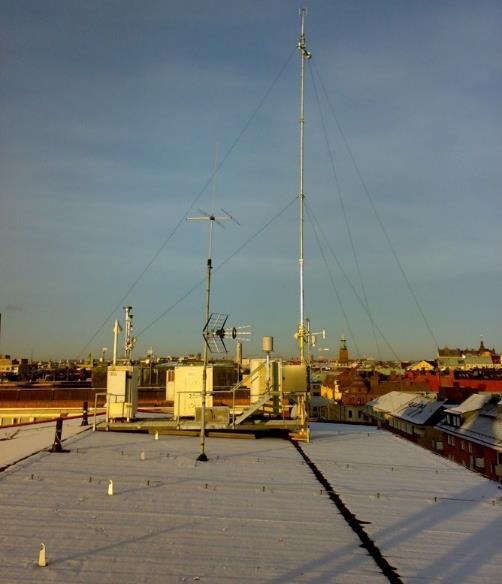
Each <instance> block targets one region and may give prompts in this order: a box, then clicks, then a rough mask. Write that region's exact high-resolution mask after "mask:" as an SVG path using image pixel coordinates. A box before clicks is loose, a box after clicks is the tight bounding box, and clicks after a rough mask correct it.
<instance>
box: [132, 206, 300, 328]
mask: <svg viewBox="0 0 502 584" xmlns="http://www.w3.org/2000/svg"><path fill="white" fill-rule="evenodd" d="M297 198H298V197H295V198H294V199H292V200H291V201H289V203H287V204H286V206H284V207H283V208H282V209H281V210H280V211H278V212H277V213H276V214H275V215H273V216H272V218H271V219H269V220H268V221H267V222H266V223H265V224H264V225H263V226H262V227H260V229H258V231H256V232H255V233H254V234H253V235H251V236H250V237H248V239H246V241H244V243H242V244H241V245H240V246H239V247H238V248H237V249H236V250H235V251H234V252H232V253H231V254H230V255H229V256H228V257H227V258H226V259H224V260H223V261H222V262H221V263H220V264H218V265H217V266H215V267H214V268H213V273H214V272H217V271H218V270H220V269H221V268H223V266H224V265H225V264H227V263H228V262H229V261H230V260H231V259H232V258H234V257H235V256H236V255H237V254H238V253H239V252H241V251H242V250H243V249H244V248H245V247H246V246H247V245H249V244H250V243H251V242H252V241H253V240H254V239H256V237H258V235H260V234H261V233H263V231H265V229H266V228H267V227H269V226H270V225H271V223H273V222H274V221H275V220H276V219H278V218H279V217H280V216H281V215H282V214H283V213H284V212H285V211H286V210H287V209H289V207H291V205H292V204H293V203H294V202H295V201H296V199H297ZM205 280H206V278H205V277H204V278H201V279H200V280H199V281H198V282H197V283H196V284H194V285H193V286H192V287H191V288H190V289H189V290H187V291H186V292H185V293H184V294H183V295H182V296H180V298H178V300H176V302H174V303H173V304H171V305H170V306H169V307H168V308H166V310H164V312H162V313H161V314H160V315H159V316H157V317H156V318H155V319H154V320H153V321H152V322H151V323H150V324H148V325H147V326H146V327H144V328H143V329H142V330H141V331H140V332H139V333H138V334H137V335H136V338H139V337H140V336H141V335H142V334H143V333H145V332H146V331H147V330H149V329H150V328H152V326H154V325H155V324H157V323H158V322H159V320H161V319H162V318H164V316H166V315H167V314H168V313H169V312H171V310H173V309H174V308H176V306H178V304H180V303H181V302H183V300H185V298H188V296H190V294H192V293H193V292H195V290H197V288H199V287H200V286H202V284H203V283H204V282H205Z"/></svg>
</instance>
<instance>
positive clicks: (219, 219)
mask: <svg viewBox="0 0 502 584" xmlns="http://www.w3.org/2000/svg"><path fill="white" fill-rule="evenodd" d="M221 211H222V213H223V215H215V214H214V213H206V212H205V211H202V210H201V209H199V212H200V213H201V214H202V215H199V216H197V217H187V218H186V220H187V221H208V222H209V244H208V254H207V282H206V308H205V318H204V323H205V325H204V328H203V332H202V336H203V337H204V349H203V350H204V366H203V369H202V404H201V423H200V454H199V456H198V458H197V460H200V461H202V462H206V461H207V456H206V452H205V437H206V394H207V364H208V359H209V354H208V350H209V346H208V341H207V340H206V337H205V336H204V333H205V332H206V329H207V327H208V325H209V320H210V307H211V272H212V269H213V224H214V223H215V222H216V223H218V225H219V226H220V227H224V225H223V221H228V220H231V221H233V222H234V223H236V224H237V225H240V223H239V222H238V221H237V220H236V219H235V218H234V217H232V215H230V213H227V212H226V211H225V209H221ZM225 322H226V320H225ZM220 328H221V327H220Z"/></svg>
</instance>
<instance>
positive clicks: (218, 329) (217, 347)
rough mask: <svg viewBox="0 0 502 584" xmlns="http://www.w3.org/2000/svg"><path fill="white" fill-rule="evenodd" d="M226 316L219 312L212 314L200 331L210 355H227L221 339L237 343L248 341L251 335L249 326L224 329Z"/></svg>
mask: <svg viewBox="0 0 502 584" xmlns="http://www.w3.org/2000/svg"><path fill="white" fill-rule="evenodd" d="M227 320H228V314H223V313H221V312H213V313H212V314H211V315H210V316H209V319H208V321H207V322H206V326H205V327H204V329H203V331H202V336H203V337H204V340H205V341H206V345H207V347H208V349H209V350H210V351H211V353H223V352H225V353H227V347H226V345H225V341H224V340H223V339H233V340H238V341H249V338H248V337H249V336H250V335H251V331H250V330H249V329H250V328H251V326H250V325H248V324H245V325H241V326H234V327H231V328H225V325H226V324H227Z"/></svg>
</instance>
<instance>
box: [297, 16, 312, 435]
mask: <svg viewBox="0 0 502 584" xmlns="http://www.w3.org/2000/svg"><path fill="white" fill-rule="evenodd" d="M305 14H306V10H305V8H302V9H301V10H300V20H301V31H300V40H299V41H298V50H299V51H300V119H299V123H300V161H299V162H300V164H299V165H300V192H299V193H298V199H299V203H300V258H299V260H298V263H299V265H300V323H299V325H298V343H299V349H300V362H301V363H302V364H305V366H306V373H307V380H306V382H307V387H306V392H305V395H301V396H299V402H298V405H299V408H300V420H301V427H302V430H301V433H302V434H304V435H305V436H306V438H307V440H308V436H309V432H308V415H307V410H308V407H309V405H308V396H309V392H310V363H309V362H308V360H306V359H305V336H306V330H305V289H304V264H305V258H304V207H305V193H304V185H303V183H304V143H305V131H304V126H305V112H304V88H305V61H306V60H308V59H310V58H311V57H312V54H311V53H309V52H308V51H307V48H306V43H305ZM307 342H309V339H307Z"/></svg>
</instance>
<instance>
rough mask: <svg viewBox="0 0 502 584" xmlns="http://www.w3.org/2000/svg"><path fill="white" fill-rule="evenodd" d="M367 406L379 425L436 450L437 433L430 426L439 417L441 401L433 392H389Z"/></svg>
mask: <svg viewBox="0 0 502 584" xmlns="http://www.w3.org/2000/svg"><path fill="white" fill-rule="evenodd" d="M367 409H368V414H369V416H370V418H372V419H374V420H376V422H377V423H378V425H379V426H381V427H384V428H387V429H388V430H390V431H392V432H394V433H395V434H399V435H401V436H403V437H405V438H407V439H408V440H411V441H412V442H416V443H417V444H419V445H420V446H423V447H424V448H428V449H429V450H437V449H438V448H437V442H438V441H440V438H441V434H440V432H439V431H438V430H437V429H435V427H434V426H435V424H437V423H438V422H439V421H440V420H441V418H442V416H443V410H444V401H442V400H437V399H436V396H435V395H431V394H423V393H409V392H402V391H392V392H390V393H387V394H385V395H383V396H381V397H379V398H376V399H375V400H373V401H371V402H369V403H368V404H367Z"/></svg>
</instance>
